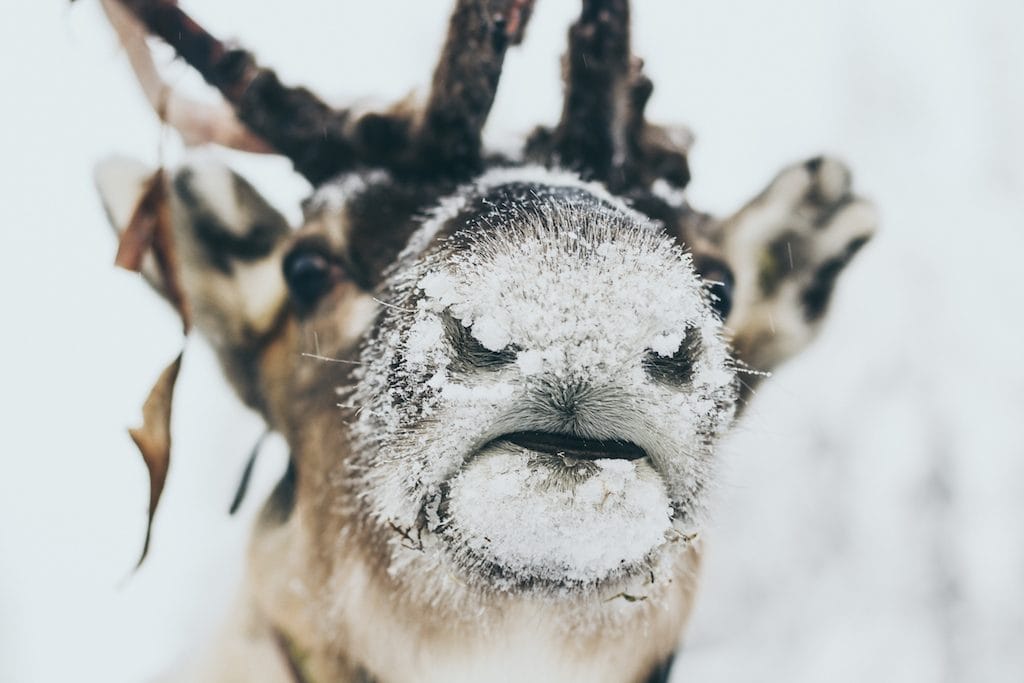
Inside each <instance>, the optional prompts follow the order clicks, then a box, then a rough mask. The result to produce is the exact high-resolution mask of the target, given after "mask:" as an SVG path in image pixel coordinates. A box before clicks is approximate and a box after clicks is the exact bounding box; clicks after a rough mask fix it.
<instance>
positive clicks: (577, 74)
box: [552, 0, 630, 181]
mask: <svg viewBox="0 0 1024 683" xmlns="http://www.w3.org/2000/svg"><path fill="white" fill-rule="evenodd" d="M564 60H565V61H564V64H563V69H564V71H565V100H564V104H563V108H562V117H561V120H560V121H559V122H558V127H557V128H556V129H555V131H554V140H553V143H554V149H553V150H552V151H553V152H554V155H555V156H556V157H557V160H558V161H559V162H560V163H562V164H564V165H566V166H568V167H570V168H575V169H578V170H581V171H585V172H587V173H590V174H593V175H594V176H595V177H596V178H598V179H601V180H606V181H607V180H610V179H611V178H610V176H611V173H612V169H613V167H614V166H621V165H622V164H623V162H624V161H625V155H626V154H627V150H626V148H625V139H624V137H623V134H624V130H623V128H622V123H621V122H622V118H623V114H624V113H625V112H624V111H623V108H624V105H625V103H626V96H627V88H628V78H629V73H630V40H629V2H628V0H584V1H583V10H582V12H581V13H580V18H579V19H578V20H577V21H576V23H574V24H573V25H572V27H571V28H570V29H569V48H568V51H567V52H566V55H565V58H564Z"/></svg>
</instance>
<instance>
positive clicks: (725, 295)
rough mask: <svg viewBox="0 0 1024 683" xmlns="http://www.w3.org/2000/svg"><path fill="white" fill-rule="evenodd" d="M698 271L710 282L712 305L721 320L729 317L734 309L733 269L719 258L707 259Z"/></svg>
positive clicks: (709, 290)
mask: <svg viewBox="0 0 1024 683" xmlns="http://www.w3.org/2000/svg"><path fill="white" fill-rule="evenodd" d="M697 272H699V273H700V275H701V277H702V278H704V281H705V282H707V283H708V285H709V287H708V293H709V294H710V295H711V307H712V308H713V309H715V312H716V313H717V314H718V318H719V319H720V320H725V319H726V318H728V317H729V311H731V310H732V288H733V283H734V280H733V277H732V270H730V269H729V266H727V265H725V263H723V262H722V261H719V260H718V259H710V258H709V259H705V260H703V261H702V262H700V263H698V265H697Z"/></svg>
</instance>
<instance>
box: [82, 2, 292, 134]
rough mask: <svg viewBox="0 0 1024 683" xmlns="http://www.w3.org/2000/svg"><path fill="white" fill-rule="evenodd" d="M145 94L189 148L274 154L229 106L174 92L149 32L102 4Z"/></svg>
mask: <svg viewBox="0 0 1024 683" xmlns="http://www.w3.org/2000/svg"><path fill="white" fill-rule="evenodd" d="M100 4H101V5H102V7H103V10H104V12H105V13H106V15H107V18H108V19H109V20H110V25H111V26H112V27H113V28H114V31H115V32H116V33H117V36H118V38H119V39H120V41H121V45H122V46H123V47H124V49H125V52H126V53H127V55H128V61H129V63H130V64H131V67H132V70H133V71H134V72H135V76H136V78H138V80H139V84H140V85H141V86H142V91H143V93H145V95H146V99H148V100H149V103H150V105H151V106H152V107H153V109H154V111H156V113H157V115H158V116H159V117H160V119H161V120H162V121H164V122H166V123H167V124H168V125H170V126H171V127H173V128H174V129H175V130H177V131H178V132H179V133H181V136H182V138H183V139H184V141H185V144H186V145H190V146H192V145H201V144H204V143H213V144H217V145H223V146H224V147H230V148H232V149H238V150H242V151H245V152H256V153H262V154H267V153H272V152H273V151H274V150H273V149H272V148H271V147H270V146H269V145H268V144H267V143H266V142H264V141H263V140H262V139H260V138H259V137H257V136H256V135H254V134H253V133H252V131H250V130H249V129H248V128H246V127H245V126H244V125H242V123H241V122H240V121H239V120H238V118H237V117H236V116H235V113H234V111H233V110H232V109H231V107H229V106H228V105H227V103H226V102H223V101H221V102H218V103H215V104H214V103H210V104H207V103H203V102H199V101H197V100H193V99H191V98H188V97H186V96H184V95H182V94H181V93H179V92H177V91H175V90H174V89H173V88H172V87H171V86H169V85H168V84H167V82H166V81H165V80H164V79H163V78H162V77H161V75H160V72H159V70H158V69H157V67H156V64H154V63H153V56H152V54H151V53H150V50H149V47H148V46H147V45H146V30H145V28H144V27H143V26H142V24H140V23H139V22H138V20H136V19H135V17H134V16H132V15H131V14H130V13H129V12H128V11H127V10H126V9H125V8H124V7H122V6H121V3H119V2H117V0H100Z"/></svg>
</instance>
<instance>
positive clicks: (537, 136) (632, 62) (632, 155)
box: [527, 0, 690, 191]
mask: <svg viewBox="0 0 1024 683" xmlns="http://www.w3.org/2000/svg"><path fill="white" fill-rule="evenodd" d="M642 67H643V63H642V62H641V61H640V60H639V59H637V58H636V57H634V56H633V55H632V53H631V47H630V12H629V2H628V0H584V2H583V10H582V12H581V14H580V17H579V19H578V20H577V21H576V23H574V24H573V25H572V27H571V28H570V29H569V48H568V51H567V52H566V55H565V57H564V61H563V71H564V79H565V99H564V103H563V107H562V116H561V119H560V120H559V122H558V125H557V126H556V127H555V128H554V130H550V129H546V128H540V129H538V130H537V131H536V132H535V133H534V134H533V136H532V138H531V140H530V142H529V143H528V147H527V153H528V155H529V156H532V157H534V158H540V159H542V160H543V161H545V162H546V163H549V164H556V165H561V166H565V167H568V168H571V169H574V170H577V171H579V172H581V173H583V174H585V175H586V176H588V177H591V178H594V179H596V180H601V181H603V182H605V183H606V184H608V185H609V187H610V188H611V189H613V190H614V191H618V190H628V189H631V188H633V187H641V186H648V185H650V183H652V182H653V181H655V180H657V179H659V178H660V179H664V180H665V181H667V182H669V183H671V184H672V185H673V186H675V187H677V188H682V187H684V186H685V185H686V183H687V182H688V181H689V178H690V173H689V167H688V166H687V162H686V151H687V147H688V146H689V142H690V138H689V135H688V134H687V133H685V132H684V131H682V130H680V129H672V128H663V127H660V126H653V125H651V124H649V123H647V122H646V121H645V119H644V109H645V107H646V105H647V100H648V99H649V98H650V96H651V93H652V91H653V89H654V86H653V84H652V83H651V81H650V79H648V78H647V77H646V76H644V75H643V73H642Z"/></svg>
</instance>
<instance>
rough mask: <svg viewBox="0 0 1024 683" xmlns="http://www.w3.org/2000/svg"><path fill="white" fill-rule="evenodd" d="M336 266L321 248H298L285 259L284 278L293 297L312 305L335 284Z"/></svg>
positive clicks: (297, 300)
mask: <svg viewBox="0 0 1024 683" xmlns="http://www.w3.org/2000/svg"><path fill="white" fill-rule="evenodd" d="M334 268H335V267H334V266H333V264H332V263H331V261H330V259H328V257H327V256H326V255H325V254H324V253H323V252H322V251H321V250H319V249H313V248H308V247H307V248H297V249H295V250H293V251H292V252H291V253H290V254H288V256H286V257H285V259H284V279H285V282H287V283H288V290H289V292H290V293H291V295H292V299H294V300H295V302H296V303H297V304H299V305H301V306H311V305H312V304H314V303H316V301H317V300H318V299H319V298H320V297H322V296H323V295H324V294H326V293H327V291H328V290H329V289H330V288H331V286H332V285H333V284H334V279H335V277H334V272H333V271H334Z"/></svg>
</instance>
